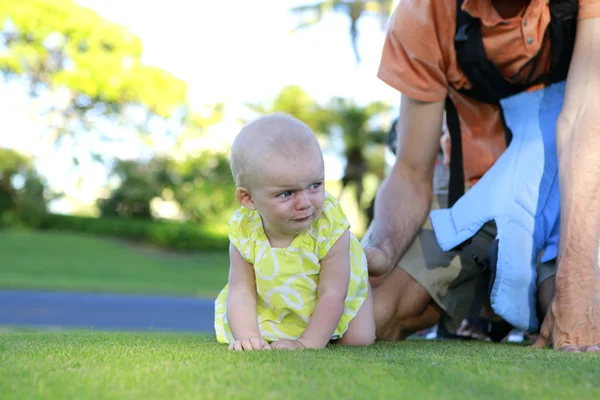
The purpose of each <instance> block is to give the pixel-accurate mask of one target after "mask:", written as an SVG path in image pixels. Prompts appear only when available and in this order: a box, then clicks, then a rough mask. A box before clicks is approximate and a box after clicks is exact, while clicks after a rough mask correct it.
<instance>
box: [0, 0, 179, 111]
mask: <svg viewBox="0 0 600 400" xmlns="http://www.w3.org/2000/svg"><path fill="white" fill-rule="evenodd" d="M0 24H3V25H2V30H1V31H0V38H1V39H3V41H4V42H5V44H6V50H5V51H3V52H2V54H1V55H0V70H2V71H3V72H5V73H7V74H9V76H10V75H18V76H22V77H25V78H27V80H28V81H29V83H30V85H29V86H30V90H31V92H32V93H35V92H37V91H38V88H39V86H40V85H41V86H43V87H45V88H48V89H50V90H55V89H58V88H68V89H69V90H70V92H71V93H72V99H71V101H70V105H69V106H68V107H67V109H70V108H73V109H75V110H79V111H83V110H87V109H93V108H94V106H95V105H96V104H97V103H103V104H105V105H106V107H105V112H106V113H107V114H111V113H114V112H116V113H118V112H120V111H121V107H122V106H123V105H125V104H139V105H142V106H144V107H145V108H146V109H147V110H149V111H150V112H151V113H153V114H156V115H159V116H161V117H168V116H170V115H171V114H172V113H173V111H174V109H175V108H176V107H179V106H181V105H183V104H184V103H185V101H186V96H187V86H186V84H185V82H183V81H182V80H180V79H177V78H175V77H174V76H173V75H171V74H170V73H168V72H166V71H164V70H162V69H160V68H156V67H152V66H146V65H144V64H143V63H142V61H141V56H142V49H143V48H142V42H141V40H140V39H139V38H138V37H137V36H135V35H134V34H133V33H132V32H130V31H129V30H128V29H127V28H125V27H123V26H120V25H117V24H115V23H112V22H110V21H107V20H106V19H104V18H102V17H100V16H98V15H97V14H96V13H95V12H94V11H92V10H91V9H88V8H85V7H82V6H79V5H77V4H76V3H75V2H74V1H73V0H4V1H2V2H0Z"/></svg>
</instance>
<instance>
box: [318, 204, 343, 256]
mask: <svg viewBox="0 0 600 400" xmlns="http://www.w3.org/2000/svg"><path fill="white" fill-rule="evenodd" d="M349 227H350V223H349V222H348V219H346V215H344V211H342V207H341V206H340V204H339V203H338V201H337V200H336V199H335V198H334V197H333V196H331V195H330V194H329V193H326V194H325V204H324V205H323V212H322V214H321V217H320V218H319V220H318V222H317V257H318V258H319V261H320V260H322V259H323V258H325V256H327V253H329V250H331V248H332V247H333V245H334V244H335V242H337V241H338V239H339V238H340V237H341V236H342V234H343V233H344V232H345V231H346V229H348V228H349Z"/></svg>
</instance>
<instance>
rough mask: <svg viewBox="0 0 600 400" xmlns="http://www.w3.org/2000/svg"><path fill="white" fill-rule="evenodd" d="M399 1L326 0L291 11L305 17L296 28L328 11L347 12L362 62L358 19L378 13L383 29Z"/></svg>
mask: <svg viewBox="0 0 600 400" xmlns="http://www.w3.org/2000/svg"><path fill="white" fill-rule="evenodd" d="M395 3H397V1H395V0H325V1H320V2H318V3H314V4H310V5H304V6H299V7H294V8H292V9H291V12H292V13H294V14H297V15H299V16H301V17H302V18H303V21H302V22H301V23H300V24H299V25H298V26H297V27H296V28H295V30H298V29H301V28H306V27H309V26H313V25H315V24H317V23H319V22H321V21H322V20H323V17H324V15H325V14H327V13H328V12H339V13H343V14H346V15H347V16H348V18H349V19H350V40H351V43H352V49H353V50H354V55H355V57H356V62H357V63H360V55H359V53H358V47H357V40H358V20H359V19H360V18H362V17H364V16H367V15H371V16H372V15H376V16H378V17H379V19H380V21H381V27H382V29H383V28H384V27H385V25H386V24H387V20H388V17H389V16H390V15H391V13H392V11H393V7H394V5H395Z"/></svg>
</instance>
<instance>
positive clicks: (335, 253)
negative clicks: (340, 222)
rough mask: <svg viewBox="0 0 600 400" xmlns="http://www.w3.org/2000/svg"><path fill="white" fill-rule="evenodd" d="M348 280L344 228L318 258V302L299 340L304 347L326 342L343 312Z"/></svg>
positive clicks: (348, 260)
mask: <svg viewBox="0 0 600 400" xmlns="http://www.w3.org/2000/svg"><path fill="white" fill-rule="evenodd" d="M349 283H350V233H349V232H348V230H346V232H344V234H343V235H342V236H341V237H340V238H339V239H338V240H337V242H336V243H335V244H334V245H333V247H332V248H331V250H329V253H328V254H327V256H325V258H324V259H323V260H321V273H320V274H319V287H318V299H317V305H316V307H315V311H314V312H313V315H312V317H311V318H310V322H309V323H308V326H307V327H306V330H305V331H304V333H303V334H302V336H301V337H300V338H299V339H298V340H299V341H300V343H302V344H303V345H304V347H312V348H323V347H325V346H326V345H327V343H329V340H331V336H332V335H333V332H334V331H335V328H336V327H337V325H338V323H339V322H340V318H341V317H342V314H343V312H344V302H345V300H346V295H347V294H348V284H349Z"/></svg>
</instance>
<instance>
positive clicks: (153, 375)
mask: <svg viewBox="0 0 600 400" xmlns="http://www.w3.org/2000/svg"><path fill="white" fill-rule="evenodd" d="M599 374H600V359H599V358H598V356H597V355H591V354H566V353H558V352H555V351H551V350H532V349H526V348H523V347H522V346H516V345H510V344H491V343H485V342H477V343H475V342H425V341H406V342H400V343H393V344H390V343H378V344H376V345H374V346H372V347H370V348H362V349H357V348H347V347H346V348H344V347H341V346H330V347H328V348H327V349H325V350H322V351H299V352H285V351H271V352H261V353H232V352H228V351H227V350H226V348H225V346H222V345H218V344H217V343H216V342H215V341H214V339H213V338H212V337H210V336H194V335H181V334H134V333H111V334H108V333H96V332H69V333H67V332H50V333H48V332H46V333H40V332H27V331H17V332H14V331H13V332H11V331H8V332H4V333H0V398H2V399H3V400H8V399H66V398H73V399H88V398H93V399H107V398H110V399H226V398H239V399H295V398H297V399H316V398H323V399H359V398H374V399H400V398H409V399H428V398H431V399H471V398H481V399H521V398H522V399H535V400H539V399H545V398H547V399H560V398H564V399H598V398H600V381H599V380H598V376H599Z"/></svg>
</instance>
